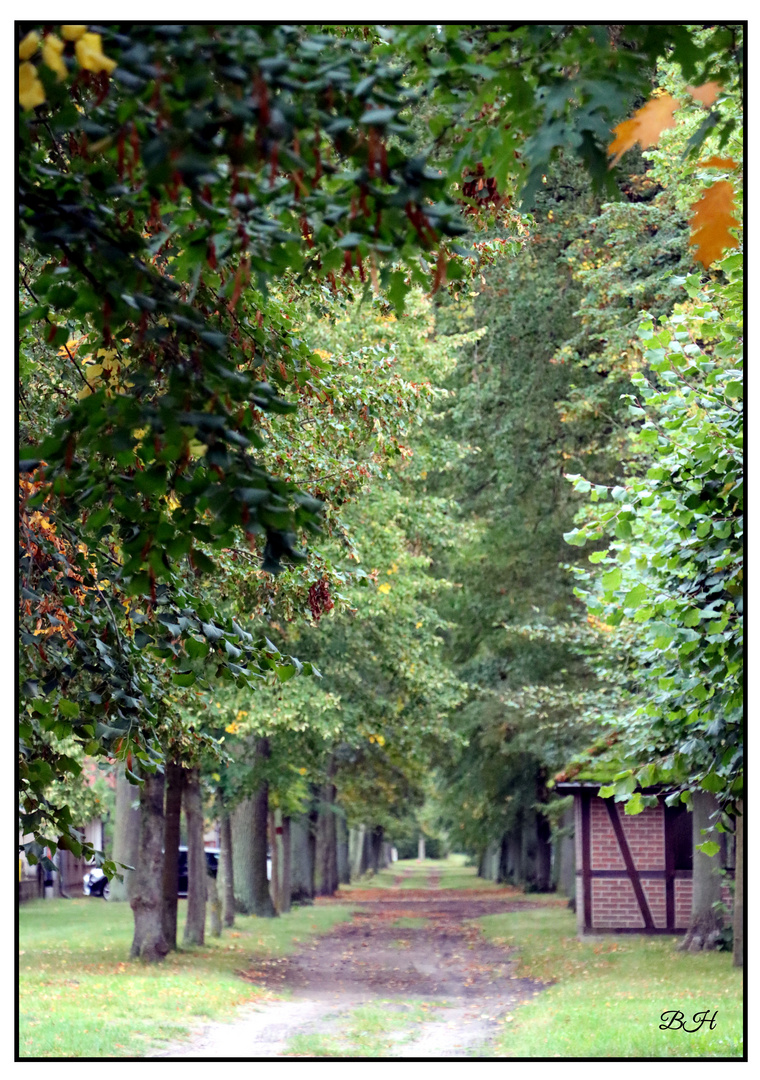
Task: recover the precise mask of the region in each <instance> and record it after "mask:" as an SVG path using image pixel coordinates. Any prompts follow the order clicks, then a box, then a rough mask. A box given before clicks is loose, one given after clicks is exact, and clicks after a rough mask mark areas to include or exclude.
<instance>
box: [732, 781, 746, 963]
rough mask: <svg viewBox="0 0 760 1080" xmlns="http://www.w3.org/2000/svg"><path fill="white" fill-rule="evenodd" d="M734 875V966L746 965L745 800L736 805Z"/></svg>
mask: <svg viewBox="0 0 760 1080" xmlns="http://www.w3.org/2000/svg"><path fill="white" fill-rule="evenodd" d="M736 811H737V812H736V855H735V858H736V874H735V877H734V967H744V800H740V801H739V802H738V803H737V805H736Z"/></svg>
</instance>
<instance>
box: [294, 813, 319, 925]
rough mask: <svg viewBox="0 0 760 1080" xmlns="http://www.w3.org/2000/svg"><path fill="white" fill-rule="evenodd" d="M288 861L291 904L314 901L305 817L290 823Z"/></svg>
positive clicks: (307, 823) (307, 822)
mask: <svg viewBox="0 0 760 1080" xmlns="http://www.w3.org/2000/svg"><path fill="white" fill-rule="evenodd" d="M290 859H291V863H290V874H291V882H290V898H291V902H293V901H295V902H296V903H299V904H310V903H311V902H312V900H313V899H314V886H313V882H314V871H313V869H312V865H311V845H310V843H309V819H308V817H306V816H305V815H304V816H303V817H297V818H293V820H292V821H291V822H290Z"/></svg>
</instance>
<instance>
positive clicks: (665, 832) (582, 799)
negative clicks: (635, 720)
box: [575, 789, 730, 933]
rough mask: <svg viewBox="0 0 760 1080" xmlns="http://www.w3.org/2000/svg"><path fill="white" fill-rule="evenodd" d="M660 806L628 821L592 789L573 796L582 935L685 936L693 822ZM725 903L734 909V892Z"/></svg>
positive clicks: (726, 895) (726, 896)
mask: <svg viewBox="0 0 760 1080" xmlns="http://www.w3.org/2000/svg"><path fill="white" fill-rule="evenodd" d="M685 813H686V812H685V810H684V811H681V809H680V808H676V809H671V808H669V807H666V806H665V804H664V802H660V803H659V804H658V805H657V806H656V807H649V808H647V809H646V810H644V811H643V812H642V813H640V814H632V815H630V816H627V815H626V814H625V813H624V810H623V807H622V805H620V804H618V803H615V802H614V801H613V800H612V799H600V798H599V796H598V793H597V790H595V789H588V790H585V791H580V792H577V791H576V792H575V854H576V867H577V870H576V877H577V883H576V885H577V887H576V911H577V917H578V930H579V931H580V932H581V933H589V932H593V931H622V932H635V931H639V932H642V933H681V932H683V931H685V930H686V928H687V927H688V924H689V916H690V912H691V888H692V884H691V875H692V871H691V852H692V843H691V839H690V831H688V830H690V829H691V824H690V820H691V816H690V815H688V817H686V816H684V815H685ZM723 899H724V902H725V903H726V904H727V906H729V907H730V892H729V889H728V886H727V885H726V886H724V889H723Z"/></svg>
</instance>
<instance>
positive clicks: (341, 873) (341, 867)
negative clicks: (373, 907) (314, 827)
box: [335, 814, 351, 885]
mask: <svg viewBox="0 0 760 1080" xmlns="http://www.w3.org/2000/svg"><path fill="white" fill-rule="evenodd" d="M335 826H336V829H337V833H338V846H337V856H338V884H339V885H348V884H350V882H351V877H350V873H349V868H348V826H347V825H346V819H345V817H344V816H343V814H338V815H337V817H336V819H335Z"/></svg>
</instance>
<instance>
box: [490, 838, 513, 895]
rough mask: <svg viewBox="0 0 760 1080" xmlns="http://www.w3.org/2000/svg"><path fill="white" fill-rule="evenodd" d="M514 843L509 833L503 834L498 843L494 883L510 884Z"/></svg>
mask: <svg viewBox="0 0 760 1080" xmlns="http://www.w3.org/2000/svg"><path fill="white" fill-rule="evenodd" d="M514 848H515V842H514V837H513V836H512V834H511V833H504V835H503V836H502V838H501V842H500V843H499V852H498V856H497V858H496V859H495V860H494V862H495V864H496V874H495V876H494V881H497V882H499V883H500V884H501V883H503V882H511V881H512V877H513V874H514V867H513V856H514Z"/></svg>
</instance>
